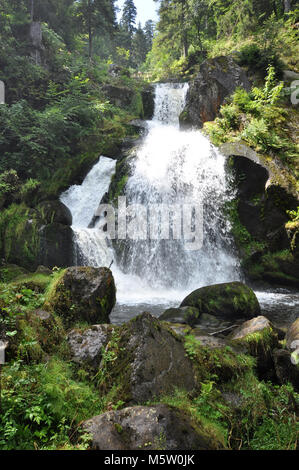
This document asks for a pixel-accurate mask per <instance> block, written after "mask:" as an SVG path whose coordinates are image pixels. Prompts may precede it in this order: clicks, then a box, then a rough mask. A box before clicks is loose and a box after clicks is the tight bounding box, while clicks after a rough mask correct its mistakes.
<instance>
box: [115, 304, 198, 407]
mask: <svg viewBox="0 0 299 470" xmlns="http://www.w3.org/2000/svg"><path fill="white" fill-rule="evenodd" d="M119 335H120V339H119V342H118V354H117V358H116V360H115V361H114V362H113V363H112V364H110V365H109V364H108V368H109V370H108V374H109V377H111V379H112V381H111V385H114V386H115V385H117V386H118V387H119V388H118V390H119V391H118V396H120V397H121V399H122V400H123V401H125V403H144V402H145V401H147V400H150V399H153V398H154V397H157V396H159V395H162V394H163V395H164V394H166V393H171V392H172V391H173V390H174V388H176V387H177V388H181V389H185V390H187V391H189V390H190V391H191V390H193V388H194V386H195V381H194V373H193V367H192V363H191V361H190V359H189V358H188V357H186V353H185V349H184V344H183V341H182V339H181V338H180V337H178V336H177V335H176V334H175V333H174V332H173V331H172V330H170V329H168V328H167V327H166V326H165V325H163V324H162V323H161V322H160V321H159V320H158V319H157V318H154V317H153V316H152V315H150V314H149V313H143V314H142V315H139V316H138V317H136V318H134V319H133V320H131V321H130V322H129V323H127V324H125V325H124V326H123V327H122V328H121V331H120V333H119Z"/></svg>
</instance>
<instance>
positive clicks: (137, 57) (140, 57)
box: [132, 23, 148, 67]
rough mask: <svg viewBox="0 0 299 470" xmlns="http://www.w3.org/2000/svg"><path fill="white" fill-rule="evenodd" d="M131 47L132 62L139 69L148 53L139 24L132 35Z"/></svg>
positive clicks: (143, 33) (144, 36)
mask: <svg viewBox="0 0 299 470" xmlns="http://www.w3.org/2000/svg"><path fill="white" fill-rule="evenodd" d="M132 46H133V62H134V65H135V66H137V67H139V66H140V65H141V64H143V63H144V62H145V59H146V55H147V53H148V47H147V40H146V35H145V32H144V31H143V29H142V26H141V23H139V25H138V28H137V30H136V32H135V34H134V37H133V43H132Z"/></svg>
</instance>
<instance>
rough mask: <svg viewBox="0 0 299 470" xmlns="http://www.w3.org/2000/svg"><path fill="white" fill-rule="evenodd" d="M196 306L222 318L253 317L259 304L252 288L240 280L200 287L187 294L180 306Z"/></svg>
mask: <svg viewBox="0 0 299 470" xmlns="http://www.w3.org/2000/svg"><path fill="white" fill-rule="evenodd" d="M185 306H191V307H196V308H197V309H198V310H199V311H200V312H203V313H209V314H211V315H215V316H216V317H220V318H223V319H232V320H234V319H237V318H253V317H254V316H256V315H259V314H260V311H261V310H260V306H259V303H258V300H257V298H256V295H255V293H254V292H253V290H252V289H250V288H249V287H247V286H246V285H245V284H242V283H241V282H228V283H224V284H215V285H212V286H207V287H201V288H200V289H197V290H195V291H194V292H192V293H191V294H189V295H188V296H187V297H186V298H185V299H184V300H183V302H182V303H181V307H185Z"/></svg>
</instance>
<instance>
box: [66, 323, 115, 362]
mask: <svg viewBox="0 0 299 470" xmlns="http://www.w3.org/2000/svg"><path fill="white" fill-rule="evenodd" d="M108 337H109V325H93V326H92V327H91V328H88V329H87V330H85V331H84V332H83V333H81V332H80V331H78V330H72V331H70V333H69V334H68V336H67V341H68V343H69V346H70V350H71V355H72V361H74V362H76V363H79V364H88V365H91V366H92V367H93V368H95V369H96V368H98V367H99V365H100V362H101V358H102V349H103V347H105V346H106V344H107V342H108Z"/></svg>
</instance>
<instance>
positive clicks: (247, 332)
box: [230, 316, 279, 379]
mask: <svg viewBox="0 0 299 470" xmlns="http://www.w3.org/2000/svg"><path fill="white" fill-rule="evenodd" d="M230 340H231V343H232V344H233V345H235V346H241V347H242V346H243V347H244V349H245V351H246V352H248V353H249V354H251V355H252V356H254V357H256V358H257V369H258V373H259V375H260V377H261V378H262V379H266V378H268V379H270V378H272V376H273V369H274V367H273V354H272V351H273V350H274V349H275V348H278V346H279V343H278V336H277V334H276V332H275V331H274V328H273V326H272V324H271V323H270V321H269V320H268V319H267V318H266V317H263V316H259V317H256V318H253V319H252V320H248V321H247V322H245V323H243V325H241V326H240V327H238V328H237V329H236V330H235V331H234V332H233V333H232V335H231V336H230Z"/></svg>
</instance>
